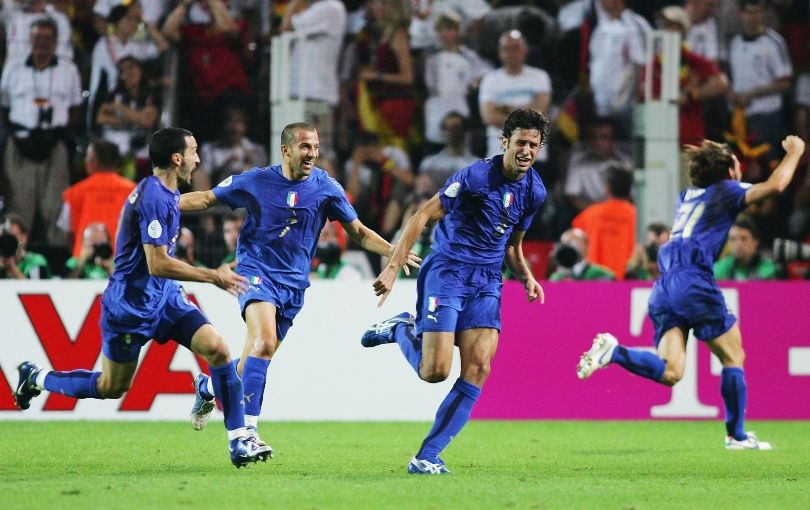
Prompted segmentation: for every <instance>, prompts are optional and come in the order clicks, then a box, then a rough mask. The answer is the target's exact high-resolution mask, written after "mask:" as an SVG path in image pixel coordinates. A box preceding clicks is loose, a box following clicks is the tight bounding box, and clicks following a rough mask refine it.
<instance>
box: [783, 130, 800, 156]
mask: <svg viewBox="0 0 810 510" xmlns="http://www.w3.org/2000/svg"><path fill="white" fill-rule="evenodd" d="M782 148H783V149H785V152H787V153H788V154H790V153H791V152H794V153H796V154H799V155H801V154H804V140H802V139H801V138H799V137H798V136H796V135H790V136H788V137H785V139H784V140H782Z"/></svg>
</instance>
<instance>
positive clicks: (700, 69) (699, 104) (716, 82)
mask: <svg viewBox="0 0 810 510" xmlns="http://www.w3.org/2000/svg"><path fill="white" fill-rule="evenodd" d="M657 21H658V27H659V28H660V29H661V30H665V31H670V32H676V33H678V34H680V36H681V41H682V44H681V71H680V73H679V78H680V98H679V105H680V108H679V110H678V119H679V138H680V144H681V145H684V144H689V145H700V144H701V143H702V142H703V139H704V138H706V112H705V110H704V103H705V101H706V100H707V99H713V98H717V97H721V96H723V95H725V94H726V92H728V78H726V75H725V74H723V72H722V71H720V69H719V68H718V67H717V66H716V65H715V64H714V63H712V62H711V61H710V60H708V59H706V58H704V57H701V56H700V55H698V54H697V53H695V52H693V51H691V50H690V49H689V47H688V44H687V42H686V40H685V34H686V31H687V30H688V29H689V15H688V14H687V12H686V11H685V10H684V9H683V8H681V7H677V6H674V5H671V6H669V7H665V8H663V9H662V10H660V11H659V12H658V15H657ZM655 70H656V72H655V73H654V75H653V78H654V80H653V81H654V82H655V85H654V88H658V87H660V81H661V73H660V67H659V66H656V68H655Z"/></svg>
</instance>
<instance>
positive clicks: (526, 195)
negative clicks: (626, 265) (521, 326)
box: [361, 110, 548, 474]
mask: <svg viewBox="0 0 810 510" xmlns="http://www.w3.org/2000/svg"><path fill="white" fill-rule="evenodd" d="M547 134H548V121H547V120H546V118H545V117H544V116H543V115H542V114H540V113H538V112H536V111H533V110H516V111H514V112H512V113H510V114H509V116H508V117H507V118H506V121H505V123H504V127H503V132H502V142H501V143H502V144H503V149H504V154H503V155H502V156H501V155H499V156H495V157H494V158H492V159H485V160H483V161H478V162H476V163H473V164H471V165H469V166H467V167H464V168H462V169H460V170H458V171H457V172H456V173H455V174H453V175H452V176H451V177H450V178H449V179H448V180H447V182H446V183H445V185H444V187H442V188H441V189H440V190H439V193H438V194H437V195H436V196H434V197H433V198H432V199H430V200H429V201H428V202H426V203H424V204H423V205H422V206H420V207H419V209H418V210H417V212H416V213H415V214H414V216H413V217H411V219H410V220H409V221H408V223H407V224H406V225H405V228H404V230H403V233H402V237H401V238H400V240H399V242H398V243H397V246H396V249H395V250H394V255H393V256H392V257H391V259H390V261H389V262H388V265H387V266H386V267H385V268H384V269H383V271H382V272H381V273H380V275H379V276H378V277H377V279H376V280H375V282H374V291H375V293H376V294H377V295H378V296H382V298H381V299H380V305H382V303H383V302H384V301H385V299H386V297H387V296H388V294H389V293H390V292H391V289H392V287H393V286H394V282H395V281H396V278H397V275H398V273H399V270H400V269H401V268H402V267H404V264H405V263H406V261H407V255H408V252H409V250H410V249H411V247H412V246H413V245H414V243H415V242H416V240H417V239H418V238H419V236H420V234H421V233H422V230H423V229H424V228H425V226H426V225H427V224H428V223H433V222H438V225H437V226H436V229H435V231H434V237H435V244H434V245H433V251H432V252H431V254H430V255H428V256H427V257H426V258H425V262H424V264H423V265H422V268H421V270H420V271H419V278H418V280H417V293H418V295H417V298H416V317H415V318H414V317H413V316H412V315H411V314H410V313H408V312H404V313H401V314H399V315H397V316H395V317H392V318H391V319H388V320H387V321H383V322H380V323H377V324H374V325H373V326H371V328H369V329H368V330H367V331H366V333H365V334H364V335H363V338H362V340H361V343H362V344H363V346H365V347H373V346H376V345H380V344H385V343H398V344H399V347H400V348H401V350H402V353H403V354H404V355H405V359H406V360H407V361H408V363H410V365H411V366H412V367H413V369H414V370H415V371H416V373H417V374H418V375H419V377H420V378H421V379H422V380H424V381H427V382H431V383H435V382H440V381H444V380H445V379H447V376H448V375H449V373H450V366H451V363H452V359H453V346H454V345H458V347H459V351H460V354H461V377H460V378H459V379H458V380H457V381H456V382H455V384H454V385H453V388H452V389H451V390H450V393H449V394H448V395H447V397H446V398H445V399H444V401H443V402H442V404H441V405H440V406H439V410H438V412H437V413H436V421H435V422H434V423H433V427H432V428H431V429H430V432H428V435H427V437H426V438H425V440H424V441H423V442H422V445H421V447H420V448H419V451H418V452H417V453H416V455H414V457H413V458H412V459H411V461H410V463H409V464H408V472H409V473H412V474H443V473H449V471H448V469H447V467H446V466H445V464H444V462H443V461H442V459H440V458H439V454H440V453H441V452H442V450H444V449H445V447H447V445H448V444H449V443H450V440H451V439H452V438H453V437H455V436H456V435H458V433H459V432H460V431H461V429H462V428H463V427H464V425H465V424H466V423H467V421H468V420H469V419H470V413H471V411H472V408H473V406H474V405H475V402H476V400H478V397H479V395H480V394H481V387H482V386H483V384H484V382H485V381H486V379H487V376H488V375H489V369H490V361H491V360H492V357H493V356H494V355H495V350H496V348H497V346H498V335H499V332H500V329H501V287H502V282H501V266H502V265H503V263H504V262H506V263H507V265H508V266H509V268H510V269H511V270H512V272H513V274H514V275H515V276H516V277H517V278H518V279H519V280H520V281H521V282H523V286H524V288H525V290H526V296H527V297H528V299H529V301H530V302H532V301H534V300H536V299H539V300H540V302H543V299H544V295H543V288H542V287H541V286H540V284H539V283H537V280H535V279H534V276H532V272H531V270H530V269H529V266H528V264H527V263H526V259H525V258H524V256H523V248H522V241H523V236H524V234H525V233H526V230H527V229H528V228H529V226H530V225H531V223H532V219H533V218H534V216H535V214H536V213H537V211H538V210H539V209H540V206H541V205H542V204H543V201H544V200H545V198H546V188H545V186H544V185H543V181H542V179H541V178H540V175H539V174H538V172H537V171H536V170H535V169H534V168H533V167H532V165H533V164H534V161H535V158H536V157H537V154H538V152H539V151H540V147H541V145H543V143H544V142H545V141H546V136H547Z"/></svg>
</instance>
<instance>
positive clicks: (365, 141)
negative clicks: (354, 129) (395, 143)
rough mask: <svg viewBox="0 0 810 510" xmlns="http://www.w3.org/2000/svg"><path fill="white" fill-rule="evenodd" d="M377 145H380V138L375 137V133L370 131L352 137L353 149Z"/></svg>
mask: <svg viewBox="0 0 810 510" xmlns="http://www.w3.org/2000/svg"><path fill="white" fill-rule="evenodd" d="M379 144H380V137H379V136H377V133H372V132H371V131H361V132H359V133H357V136H355V137H354V146H355V147H365V146H367V145H379Z"/></svg>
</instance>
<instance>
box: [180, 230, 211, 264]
mask: <svg viewBox="0 0 810 510" xmlns="http://www.w3.org/2000/svg"><path fill="white" fill-rule="evenodd" d="M174 257H175V258H176V259H178V260H182V261H183V262H185V263H186V264H188V265H190V266H194V267H205V264H203V263H202V262H200V261H199V260H197V257H196V256H195V255H194V232H192V231H191V229H190V228H187V227H180V235H178V236H177V249H176V251H175V252H174Z"/></svg>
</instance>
